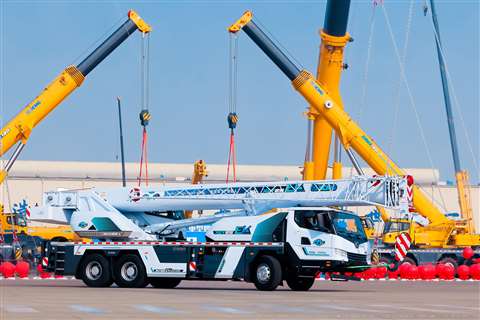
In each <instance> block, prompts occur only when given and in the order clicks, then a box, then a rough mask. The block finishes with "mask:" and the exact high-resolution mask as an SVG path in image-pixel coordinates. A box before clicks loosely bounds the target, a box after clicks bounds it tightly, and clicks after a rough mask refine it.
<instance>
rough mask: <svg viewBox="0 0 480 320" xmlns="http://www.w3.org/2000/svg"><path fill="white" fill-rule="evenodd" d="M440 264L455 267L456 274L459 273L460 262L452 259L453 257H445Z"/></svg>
mask: <svg viewBox="0 0 480 320" xmlns="http://www.w3.org/2000/svg"><path fill="white" fill-rule="evenodd" d="M438 263H439V264H447V265H451V266H452V267H453V269H454V270H455V272H457V268H458V262H457V260H455V259H453V258H451V257H445V258H442V259H440V260H439V261H438Z"/></svg>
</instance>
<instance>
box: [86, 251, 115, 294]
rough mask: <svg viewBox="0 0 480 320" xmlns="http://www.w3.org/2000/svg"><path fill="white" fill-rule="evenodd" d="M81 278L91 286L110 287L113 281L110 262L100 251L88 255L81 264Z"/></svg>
mask: <svg viewBox="0 0 480 320" xmlns="http://www.w3.org/2000/svg"><path fill="white" fill-rule="evenodd" d="M80 279H82V280H83V282H84V283H85V284H86V285H87V286H89V287H96V288H100V287H110V286H111V285H112V283H113V279H112V274H111V272H110V263H109V262H108V260H107V259H106V258H105V257H104V256H102V255H100V254H98V253H94V254H89V255H87V256H86V257H85V258H84V259H83V261H82V264H81V265H80Z"/></svg>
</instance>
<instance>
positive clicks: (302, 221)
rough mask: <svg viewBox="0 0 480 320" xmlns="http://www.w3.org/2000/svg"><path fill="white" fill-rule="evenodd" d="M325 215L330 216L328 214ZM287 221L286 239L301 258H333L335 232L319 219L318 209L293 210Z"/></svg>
mask: <svg viewBox="0 0 480 320" xmlns="http://www.w3.org/2000/svg"><path fill="white" fill-rule="evenodd" d="M325 216H327V218H328V215H327V214H325ZM316 219H317V220H316ZM287 222H288V223H287V239H286V240H287V242H288V243H289V244H290V246H291V247H292V249H293V251H294V252H295V254H296V255H297V257H298V258H299V259H301V260H330V259H332V258H333V254H334V253H333V248H332V247H333V246H332V244H333V241H334V239H333V234H332V232H331V229H329V228H328V225H327V226H325V225H322V224H323V222H324V221H318V217H317V212H316V211H305V210H298V211H295V212H291V213H290V214H289V215H288V217H287ZM312 222H313V223H312Z"/></svg>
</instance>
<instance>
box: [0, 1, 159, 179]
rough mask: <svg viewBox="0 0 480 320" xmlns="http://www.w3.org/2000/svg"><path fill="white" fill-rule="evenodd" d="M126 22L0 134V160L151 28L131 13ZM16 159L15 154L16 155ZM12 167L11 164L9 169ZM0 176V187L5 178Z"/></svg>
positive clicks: (58, 77)
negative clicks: (133, 38)
mask: <svg viewBox="0 0 480 320" xmlns="http://www.w3.org/2000/svg"><path fill="white" fill-rule="evenodd" d="M128 17H129V18H128V20H127V21H126V22H125V23H123V24H122V25H121V26H120V27H119V28H118V29H117V30H115V31H114V32H113V33H112V35H111V36H110V37H108V38H107V39H106V40H105V41H104V42H103V43H102V44H100V46H98V47H97V48H96V49H95V50H94V51H93V52H92V53H91V54H90V55H88V56H87V58H85V59H84V60H83V61H82V62H80V63H79V64H78V65H77V66H69V67H67V68H66V69H65V70H63V71H62V73H61V74H60V75H59V76H57V77H56V78H55V79H54V80H53V81H52V82H51V83H50V84H49V85H48V86H47V87H46V88H45V89H44V90H43V91H42V92H41V93H40V94H39V95H38V96H37V97H36V98H35V99H33V100H32V102H30V103H29V104H28V105H27V106H26V107H25V108H23V109H22V110H21V111H20V112H19V113H18V114H17V115H16V116H15V117H14V118H13V119H12V120H10V121H9V122H8V123H7V124H6V125H5V126H4V127H3V128H2V129H1V130H0V156H3V155H4V154H5V153H6V152H7V151H8V150H10V149H11V148H12V147H13V146H14V145H15V144H17V143H18V142H21V143H22V144H25V143H26V141H27V139H28V138H29V136H30V133H31V131H32V130H33V128H34V127H35V126H37V125H38V123H40V122H41V121H42V120H43V119H44V118H45V117H46V116H47V115H48V114H49V113H50V112H52V111H53V110H54V109H55V108H56V107H57V106H58V105H59V104H60V103H61V102H62V101H63V100H65V98H67V97H68V96H69V95H70V94H71V93H72V92H73V91H74V90H75V89H76V88H78V87H79V86H80V85H81V84H82V82H83V80H84V79H85V77H86V76H87V75H88V74H89V73H90V71H92V70H93V69H94V68H95V67H96V66H97V65H98V64H99V63H100V62H102V61H103V60H104V59H105V58H106V57H107V56H108V55H109V54H110V53H111V52H112V51H113V50H115V49H116V48H117V47H118V46H119V45H120V44H121V43H122V42H123V41H124V40H125V39H127V38H128V36H130V35H131V34H132V33H133V32H134V31H135V30H137V29H139V30H140V31H142V32H144V33H146V32H150V30H151V28H150V26H149V25H148V24H146V23H145V21H143V20H142V19H141V18H140V16H138V14H136V13H135V11H132V10H131V11H130V12H129V14H128ZM16 156H18V154H17V155H16ZM9 167H11V164H10V166H9ZM6 171H8V170H4V171H3V172H1V173H0V183H1V182H2V181H3V179H4V178H5V176H6V174H7V173H6Z"/></svg>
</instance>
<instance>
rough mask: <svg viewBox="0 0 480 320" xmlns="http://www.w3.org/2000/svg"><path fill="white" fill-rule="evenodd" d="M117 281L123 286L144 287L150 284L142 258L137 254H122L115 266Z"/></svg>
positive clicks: (114, 272)
mask: <svg viewBox="0 0 480 320" xmlns="http://www.w3.org/2000/svg"><path fill="white" fill-rule="evenodd" d="M113 275H114V279H115V283H116V284H117V285H118V286H119V287H121V288H144V287H146V286H147V284H148V278H147V272H146V271H145V267H144V266H143V262H142V260H141V259H140V258H139V257H138V256H137V255H135V254H127V255H124V256H121V257H120V258H119V259H118V260H117V261H116V262H115V265H114V267H113Z"/></svg>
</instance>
